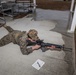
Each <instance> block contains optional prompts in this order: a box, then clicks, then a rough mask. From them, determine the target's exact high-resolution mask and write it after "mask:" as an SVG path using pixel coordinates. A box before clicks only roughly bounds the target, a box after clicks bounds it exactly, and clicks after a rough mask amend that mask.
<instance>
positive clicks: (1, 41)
mask: <svg viewBox="0 0 76 75" xmlns="http://www.w3.org/2000/svg"><path fill="white" fill-rule="evenodd" d="M5 29H6V30H7V31H8V32H9V33H8V34H7V35H5V36H4V37H3V38H1V39H0V47H1V46H4V45H7V44H9V43H11V42H12V40H13V38H12V35H11V33H10V32H13V31H14V30H13V29H12V28H11V27H10V26H6V27H5Z"/></svg>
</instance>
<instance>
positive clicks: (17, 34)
mask: <svg viewBox="0 0 76 75" xmlns="http://www.w3.org/2000/svg"><path fill="white" fill-rule="evenodd" d="M5 29H7V30H8V32H9V33H8V34H7V35H6V36H4V37H3V38H1V39H0V47H1V46H4V45H6V44H9V43H11V42H13V43H14V44H18V45H19V46H20V50H21V52H22V54H23V55H27V54H29V53H31V52H32V48H27V45H28V42H27V41H26V40H27V38H28V36H27V33H26V31H22V32H21V31H19V30H13V29H12V28H11V27H10V26H5ZM28 35H29V33H28ZM37 38H38V37H37Z"/></svg>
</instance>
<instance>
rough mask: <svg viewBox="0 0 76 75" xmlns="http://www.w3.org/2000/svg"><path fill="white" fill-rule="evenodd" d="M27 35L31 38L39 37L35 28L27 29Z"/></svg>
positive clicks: (36, 38)
mask: <svg viewBox="0 0 76 75" xmlns="http://www.w3.org/2000/svg"><path fill="white" fill-rule="evenodd" d="M27 35H28V37H29V38H31V39H32V40H35V41H36V40H38V39H39V37H38V32H37V30H35V29H30V30H29V31H28V34H27Z"/></svg>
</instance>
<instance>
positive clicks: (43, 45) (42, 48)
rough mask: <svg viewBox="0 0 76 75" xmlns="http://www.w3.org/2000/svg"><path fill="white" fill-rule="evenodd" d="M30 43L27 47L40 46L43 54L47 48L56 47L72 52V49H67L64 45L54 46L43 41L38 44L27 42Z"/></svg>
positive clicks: (37, 42)
mask: <svg viewBox="0 0 76 75" xmlns="http://www.w3.org/2000/svg"><path fill="white" fill-rule="evenodd" d="M26 41H27V42H28V45H27V46H32V45H36V44H37V45H40V46H41V50H42V52H45V51H46V50H45V48H46V47H51V46H55V47H56V48H57V49H63V50H64V51H72V48H67V47H65V46H64V45H57V44H52V43H44V42H43V40H37V41H36V42H31V41H30V40H26Z"/></svg>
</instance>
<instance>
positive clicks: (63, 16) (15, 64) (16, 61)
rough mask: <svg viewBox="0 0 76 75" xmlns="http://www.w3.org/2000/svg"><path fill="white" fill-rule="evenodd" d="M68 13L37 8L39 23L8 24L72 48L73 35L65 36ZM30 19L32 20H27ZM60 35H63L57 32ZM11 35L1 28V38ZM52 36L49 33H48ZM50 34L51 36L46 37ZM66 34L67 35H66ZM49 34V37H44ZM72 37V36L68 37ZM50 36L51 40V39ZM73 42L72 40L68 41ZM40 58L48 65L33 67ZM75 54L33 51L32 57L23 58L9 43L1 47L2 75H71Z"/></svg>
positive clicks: (0, 62) (23, 20) (14, 46)
mask: <svg viewBox="0 0 76 75" xmlns="http://www.w3.org/2000/svg"><path fill="white" fill-rule="evenodd" d="M68 15H69V12H68V11H55V10H54V11H52V10H42V9H37V21H36V22H35V21H33V20H32V21H31V19H29V18H27V19H26V18H22V21H21V22H20V20H21V19H18V20H14V21H12V22H11V21H9V22H7V24H8V25H10V26H11V27H12V28H14V29H17V30H22V31H23V30H25V29H26V30H28V29H29V28H35V29H37V30H38V32H39V37H40V38H41V39H44V40H45V42H51V43H56V44H60V45H62V44H64V43H65V45H66V46H67V47H72V43H71V42H72V34H66V32H65V31H66V25H67V21H68ZM28 20H29V21H28ZM58 32H61V33H62V34H61V33H58ZM7 33H8V32H7V31H6V30H5V29H4V28H1V29H0V34H1V35H0V38H1V37H2V36H4V35H5V34H7ZM48 33H49V34H48ZM47 34H48V36H47ZM63 34H66V35H63ZM45 35H46V36H45ZM69 36H70V37H69ZM49 37H50V38H49ZM69 40H70V41H69ZM37 59H41V60H43V61H44V62H45V64H44V66H43V67H42V68H41V69H40V70H36V69H35V68H33V67H32V64H33V63H34V62H35V61H36V60H37ZM72 74H73V68H72V52H70V51H63V50H62V51H50V50H49V51H47V52H44V53H43V52H42V51H41V50H37V51H34V52H33V53H31V54H30V55H28V56H27V55H22V54H21V52H20V49H19V46H17V45H14V44H12V43H10V44H9V45H6V46H4V47H1V48H0V75H72Z"/></svg>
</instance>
